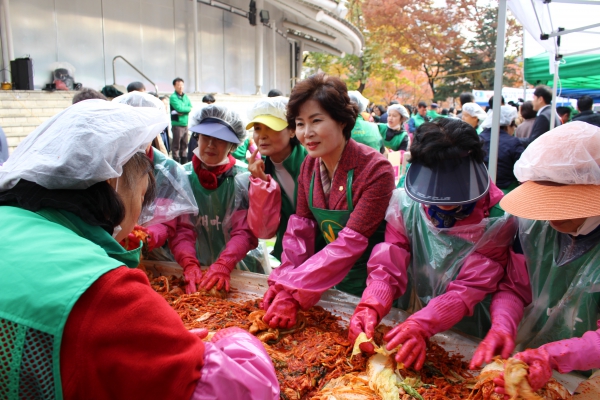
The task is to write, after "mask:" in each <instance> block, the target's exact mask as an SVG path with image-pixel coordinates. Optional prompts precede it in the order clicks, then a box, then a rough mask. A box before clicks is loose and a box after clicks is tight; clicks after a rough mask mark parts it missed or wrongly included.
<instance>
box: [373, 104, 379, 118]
mask: <svg viewBox="0 0 600 400" xmlns="http://www.w3.org/2000/svg"><path fill="white" fill-rule="evenodd" d="M373 112H374V113H375V115H377V116H378V117H381V110H380V109H379V107H377V106H375V107H373Z"/></svg>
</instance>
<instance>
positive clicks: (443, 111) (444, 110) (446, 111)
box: [440, 108, 448, 115]
mask: <svg viewBox="0 0 600 400" xmlns="http://www.w3.org/2000/svg"><path fill="white" fill-rule="evenodd" d="M440 114H441V115H448V109H447V108H442V111H441V113H440Z"/></svg>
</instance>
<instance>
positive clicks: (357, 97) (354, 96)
mask: <svg viewBox="0 0 600 400" xmlns="http://www.w3.org/2000/svg"><path fill="white" fill-rule="evenodd" d="M348 96H349V97H350V101H351V102H353V103H355V104H356V105H357V106H358V112H363V111H365V110H366V109H367V106H368V105H369V99H367V98H366V97H365V96H363V95H362V93H361V92H359V91H358V90H349V91H348Z"/></svg>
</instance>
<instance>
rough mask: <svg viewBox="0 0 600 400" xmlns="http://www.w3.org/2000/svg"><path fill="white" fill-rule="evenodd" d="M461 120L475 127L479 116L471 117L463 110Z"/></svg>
mask: <svg viewBox="0 0 600 400" xmlns="http://www.w3.org/2000/svg"><path fill="white" fill-rule="evenodd" d="M462 120H463V121H465V122H466V123H467V124H469V125H471V126H472V127H473V128H477V125H479V118H477V117H473V116H471V115H469V114H467V113H466V112H464V111H463V113H462Z"/></svg>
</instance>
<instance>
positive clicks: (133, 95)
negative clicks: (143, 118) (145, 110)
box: [112, 91, 165, 112]
mask: <svg viewBox="0 0 600 400" xmlns="http://www.w3.org/2000/svg"><path fill="white" fill-rule="evenodd" d="M112 101H114V102H115V103H121V104H127V105H129V106H132V107H154V108H158V109H160V110H162V112H165V104H164V103H163V102H162V101H160V100H159V99H158V98H157V97H154V96H152V95H151V94H148V93H142V92H137V91H134V92H129V93H126V94H123V95H121V96H119V97H115V98H114V99H113V100H112Z"/></svg>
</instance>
